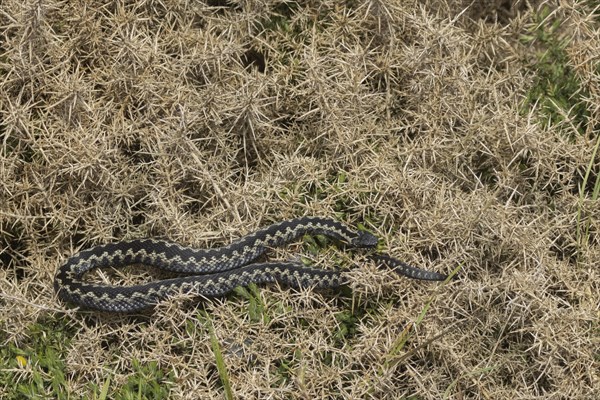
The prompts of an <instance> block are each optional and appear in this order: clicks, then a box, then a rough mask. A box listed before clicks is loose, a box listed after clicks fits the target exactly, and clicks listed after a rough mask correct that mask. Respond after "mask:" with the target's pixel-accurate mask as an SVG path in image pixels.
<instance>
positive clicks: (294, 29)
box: [0, 0, 600, 399]
mask: <svg viewBox="0 0 600 400" xmlns="http://www.w3.org/2000/svg"><path fill="white" fill-rule="evenodd" d="M432 3H434V4H431V5H430V4H428V3H427V2H405V1H388V2H380V1H370V0H366V1H351V2H338V1H333V0H332V1H329V0H327V1H317V2H314V1H308V2H286V1H271V0H247V1H208V2H201V1H196V2H188V1H177V0H166V1H153V0H147V1H109V2H106V1H96V0H85V1H81V2H80V1H57V0H36V1H17V0H4V1H2V4H1V5H0V7H1V10H0V25H1V29H2V32H1V34H2V35H1V39H0V118H1V119H0V143H1V146H0V180H1V182H2V188H1V191H0V246H1V248H0V251H1V252H2V255H1V257H0V259H1V264H0V293H1V294H0V341H1V342H2V343H1V345H2V346H4V348H5V349H11V350H10V351H9V350H6V351H4V352H3V353H2V356H3V359H0V360H1V363H2V365H0V397H3V395H4V396H9V395H12V394H13V393H14V391H13V390H14V387H15V385H25V386H27V385H28V384H31V385H33V386H35V387H37V388H38V389H39V390H40V392H41V393H44V392H46V393H47V395H48V396H49V397H51V398H54V397H56V396H58V395H59V394H60V393H62V395H63V396H65V393H67V392H69V393H71V395H72V396H73V397H75V398H78V397H85V398H89V397H90V396H91V395H92V394H93V393H96V395H99V396H102V395H103V394H102V393H101V389H102V387H103V385H104V388H105V389H106V390H107V392H106V393H108V396H109V397H119V393H121V394H122V393H124V391H126V390H127V388H132V387H133V389H132V390H134V391H133V393H137V391H138V390H141V391H142V392H143V396H146V397H148V398H152V397H154V398H156V397H159V395H164V396H165V397H166V396H169V397H172V398H222V397H223V396H230V395H232V396H233V397H234V398H239V399H242V398H243V399H264V398H277V399H279V398H288V399H296V398H297V399H309V398H344V399H357V398H373V399H382V398H388V399H398V398H418V399H440V398H443V397H444V396H445V397H447V398H482V399H500V398H506V399H509V398H510V399H534V398H539V399H542V398H543V399H592V398H594V397H595V395H594V391H596V392H595V393H596V394H598V388H599V387H600V373H599V370H600V365H599V360H600V352H599V350H598V348H599V346H600V342H599V339H598V338H599V335H600V334H599V331H600V328H599V325H598V320H599V318H600V311H599V309H600V295H599V293H600V288H599V281H600V276H599V272H598V260H599V259H600V237H599V232H600V222H599V219H598V218H596V217H597V215H598V212H599V211H600V208H599V207H598V203H597V201H596V200H595V199H596V198H597V186H596V187H595V186H594V183H593V182H594V180H593V178H595V176H597V173H598V171H599V170H600V161H599V160H600V158H599V156H598V155H597V154H596V153H595V152H594V149H597V146H596V140H597V137H598V133H597V132H595V133H594V132H593V129H594V127H596V128H597V127H598V126H600V125H599V124H600V121H599V120H598V104H600V91H599V87H600V85H599V82H600V72H599V69H598V65H597V63H598V57H597V53H595V50H597V49H598V48H599V46H600V39H599V33H598V32H599V31H598V29H599V28H598V26H599V22H598V14H597V11H596V13H595V14H594V13H593V12H590V10H591V9H590V6H589V4H588V3H579V2H578V3H573V2H572V1H564V2H561V5H560V6H558V5H556V4H553V3H550V4H548V5H549V6H550V7H551V9H552V10H553V12H552V14H551V15H550V16H549V17H548V20H546V21H542V22H541V23H542V24H544V23H550V22H548V21H550V20H551V19H552V18H558V17H560V20H561V21H562V23H563V26H562V28H561V29H563V31H562V32H560V34H561V35H562V37H564V38H567V39H568V43H569V44H568V46H567V47H566V53H567V55H568V57H569V62H570V65H571V66H572V67H573V72H574V73H575V74H576V76H577V77H578V78H579V80H580V81H581V82H584V87H582V90H585V93H586V95H585V96H582V100H581V104H579V106H581V107H583V109H584V110H585V116H586V125H585V127H587V128H585V129H583V131H582V125H581V124H580V123H579V122H578V121H580V120H581V118H580V117H581V115H576V114H575V113H574V112H573V110H570V109H567V110H564V111H565V112H564V115H559V117H560V118H559V122H558V123H554V122H555V121H545V120H544V118H543V117H540V115H544V114H542V113H541V111H542V110H541V108H542V107H541V104H540V103H539V102H537V101H532V102H531V103H529V105H528V104H526V103H525V102H524V99H525V98H526V96H527V93H528V90H529V88H530V87H531V86H532V84H533V82H534V73H533V72H532V70H531V69H530V68H526V67H527V65H528V62H530V61H531V59H532V57H533V56H534V54H535V47H530V48H529V47H528V46H529V44H526V42H524V41H523V37H524V35H526V33H527V32H530V31H529V30H528V29H530V27H531V25H532V24H534V21H535V18H534V15H536V10H537V9H530V8H527V7H525V4H523V3H522V2H514V4H513V8H508V9H507V8H506V7H505V6H506V3H507V2H497V3H498V4H504V8H503V7H498V8H495V6H494V4H496V2H488V3H486V5H485V6H482V8H481V9H479V8H478V9H477V10H475V9H474V8H468V9H465V7H466V6H468V4H470V3H469V2H463V1H455V2H444V3H443V5H440V4H441V3H438V2H432ZM532 46H533V45H532ZM534 100H535V99H534ZM549 122H552V123H549ZM586 130H587V131H586ZM595 146H596V147H595ZM594 157H595V158H594ZM588 171H591V173H589V174H587V178H589V179H585V178H586V172H588ZM590 182H591V183H590ZM303 215H318V216H326V217H332V218H336V219H338V220H340V221H343V222H346V223H348V224H351V225H354V226H357V225H359V224H362V225H363V226H364V227H365V228H366V229H368V230H370V231H372V232H374V233H376V234H377V235H379V236H380V237H381V238H382V243H383V246H384V248H385V249H387V250H388V251H389V252H390V253H392V254H394V255H396V256H398V257H400V258H402V259H403V260H405V261H407V262H410V263H412V264H414V265H418V266H420V267H422V268H426V269H429V270H435V271H440V272H444V273H449V272H451V271H453V270H454V269H455V268H456V267H457V266H460V267H461V269H460V272H459V276H458V278H457V279H455V280H454V281H452V282H451V283H448V284H445V285H440V284H432V283H423V282H418V281H411V280H408V279H401V278H397V277H393V276H390V274H389V273H386V272H382V271H378V270H376V269H375V268H374V266H372V265H368V264H365V263H363V262H362V261H361V259H360V257H351V256H350V255H349V254H347V253H344V252H341V251H339V250H336V249H335V248H334V247H331V246H328V245H325V246H323V244H322V243H321V244H320V246H317V247H321V249H320V251H319V252H318V253H316V254H315V253H314V252H313V251H312V249H313V247H315V244H314V243H313V244H311V241H310V240H309V239H308V238H307V239H304V240H302V241H299V242H298V245H295V246H291V247H289V248H288V249H286V250H285V251H283V252H280V253H278V254H277V256H278V257H284V258H285V257H290V256H292V257H293V256H294V255H295V254H298V253H301V254H304V255H305V256H306V257H308V258H311V259H313V261H315V262H317V263H319V265H322V266H324V267H332V266H333V265H334V264H340V265H342V266H343V267H345V268H351V267H352V268H355V270H354V271H353V272H352V274H351V276H352V283H351V285H350V288H349V289H348V290H344V291H342V292H341V293H330V292H318V291H311V290H306V291H300V292H298V291H293V290H289V289H286V288H280V287H277V286H269V287H265V288H262V287H261V288H259V289H256V290H252V289H251V290H249V291H239V292H238V293H237V294H235V295H232V296H228V297H227V298H224V299H221V300H215V301H207V302H202V301H200V302H199V301H197V299H184V298H177V299H173V300H172V301H168V302H166V303H165V304H162V305H161V306H159V307H158V309H157V310H155V312H154V313H152V314H149V315H137V316H111V315H98V314H95V313H90V312H83V311H77V310H74V309H72V308H69V307H68V306H67V305H64V304H61V303H59V302H58V301H57V300H56V298H55V297H54V293H53V287H52V281H53V276H54V274H55V272H56V270H57V268H58V267H59V266H60V265H61V263H62V262H64V260H65V259H66V257H68V256H69V255H71V254H73V253H74V252H76V251H77V250H79V249H82V248H86V247H89V246H93V245H95V244H100V243H106V242H111V241H117V240H121V239H129V238H141V237H168V238H170V239H172V240H174V241H177V242H180V243H183V244H187V245H192V246H196V247H214V246H218V245H220V244H223V243H227V242H229V241H231V240H233V239H234V238H237V237H239V236H241V235H244V234H246V233H249V232H252V231H253V230H255V229H257V228H259V227H261V226H264V225H267V224H269V223H271V222H274V221H278V220H282V219H286V218H292V217H298V216H303ZM317 239H318V238H317ZM316 245H319V241H318V240H317V242H316ZM130 272H134V271H130ZM57 332H59V333H60V335H58V336H57ZM407 335H408V336H407ZM49 338H52V340H49ZM211 339H212V340H211ZM40 343H41V344H40ZM32 349H37V350H32ZM36 352H37V353H36ZM40 352H41V354H43V356H42V355H40ZM219 353H220V355H221V356H219ZM36 354H37V355H36ZM48 359H52V360H53V363H52V364H51V363H49V362H48V361H47V360H48ZM221 361H222V363H221ZM50 364H51V365H50ZM221 364H222V365H221ZM56 365H59V366H60V367H59V368H56ZM19 390H21V389H19ZM22 390H25V389H22ZM27 390H29V389H27ZM31 390H34V389H31ZM35 390H37V389H35ZM142 392H140V393H142ZM143 396H142V397H143ZM65 398H66V397H65ZM123 398H126V397H123Z"/></svg>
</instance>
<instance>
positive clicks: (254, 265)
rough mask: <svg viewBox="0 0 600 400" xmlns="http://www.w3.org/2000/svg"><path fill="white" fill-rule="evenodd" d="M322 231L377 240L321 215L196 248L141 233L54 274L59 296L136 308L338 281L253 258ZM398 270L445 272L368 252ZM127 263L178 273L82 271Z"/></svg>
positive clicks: (331, 274) (355, 240)
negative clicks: (116, 282) (119, 282)
mask: <svg viewBox="0 0 600 400" xmlns="http://www.w3.org/2000/svg"><path fill="white" fill-rule="evenodd" d="M306 233H312V234H322V235H326V236H328V237H331V238H333V239H335V240H337V241H340V242H343V243H345V244H346V246H348V247H352V248H374V247H376V246H377V241H378V239H377V237H376V236H374V235H373V234H371V233H368V232H357V231H354V230H352V229H350V228H349V227H347V226H346V225H344V224H342V223H340V222H337V221H334V220H331V219H328V218H318V217H303V218H297V219H292V220H288V221H282V222H278V223H276V224H273V225H271V226H268V227H266V228H263V229H260V230H258V231H256V232H254V233H252V234H249V235H247V236H244V237H242V238H240V239H238V240H236V241H235V242H233V243H231V244H229V245H227V246H224V247H220V248H214V249H202V250H196V249H192V248H189V247H183V246H180V245H178V244H175V243H171V242H167V241H163V240H156V239H140V240H130V241H122V242H117V243H110V244H105V245H100V246H96V247H92V248H89V249H86V250H83V251H81V252H79V253H77V254H75V255H74V256H72V257H70V258H69V259H68V260H67V262H66V263H65V264H64V265H63V266H61V267H60V269H59V271H58V273H57V274H56V277H55V279H54V290H55V291H56V293H57V294H58V297H59V298H60V299H61V300H63V301H66V302H69V303H74V304H77V305H79V306H82V307H84V308H87V309H93V310H100V311H108V312H134V311H139V310H142V309H146V308H149V307H152V306H154V305H156V304H157V303H158V302H159V301H161V300H163V299H165V298H167V297H169V296H172V295H174V294H177V293H188V294H195V295H199V296H203V297H217V296H222V295H224V294H227V293H229V292H231V291H232V290H233V289H234V288H235V287H237V286H247V285H248V284H250V283H267V282H280V283H282V284H285V285H287V286H291V287H296V288H304V287H314V288H335V287H338V286H340V285H343V284H344V279H343V276H342V275H343V272H342V271H340V270H339V269H338V270H323V269H317V268H311V267H307V266H304V265H303V264H301V263H299V262H290V261H273V262H254V261H255V260H256V259H257V258H259V257H260V256H261V255H263V254H264V253H265V252H266V251H267V250H268V249H269V248H272V247H277V246H281V245H283V244H286V243H289V242H291V241H293V240H294V239H296V238H298V237H300V236H302V235H304V234H306ZM370 257H371V258H372V259H373V260H374V261H375V262H376V263H377V264H378V265H386V266H388V267H389V268H391V269H392V270H393V271H394V272H396V273H397V274H400V275H404V276H408V277H410V278H414V279H422V280H432V281H441V280H444V279H446V275H443V274H439V273H436V272H429V271H424V270H421V269H419V268H415V267H411V266H409V265H407V264H405V263H403V262H401V261H399V260H397V259H395V258H392V257H390V256H388V255H385V254H373V255H371V256H370ZM132 264H143V265H149V266H154V267H157V268H159V269H162V270H166V271H171V272H176V273H179V274H181V275H183V276H180V277H177V278H172V279H165V280H160V281H155V282H150V283H146V284H141V285H134V286H110V285H100V284H95V283H88V282H85V281H84V280H83V275H84V274H85V273H86V272H88V271H90V270H91V269H94V268H98V267H109V266H110V267H122V266H126V265H132Z"/></svg>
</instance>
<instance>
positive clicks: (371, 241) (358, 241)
mask: <svg viewBox="0 0 600 400" xmlns="http://www.w3.org/2000/svg"><path fill="white" fill-rule="evenodd" d="M378 241H379V239H378V238H377V236H375V235H373V234H372V233H370V232H364V231H361V232H358V234H357V235H356V237H355V238H354V239H352V246H354V247H358V248H371V247H375V246H377V242H378Z"/></svg>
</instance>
